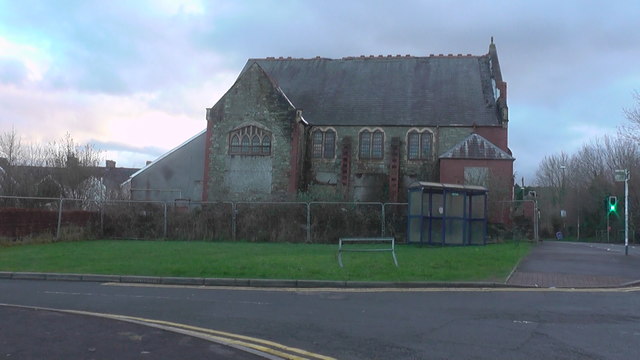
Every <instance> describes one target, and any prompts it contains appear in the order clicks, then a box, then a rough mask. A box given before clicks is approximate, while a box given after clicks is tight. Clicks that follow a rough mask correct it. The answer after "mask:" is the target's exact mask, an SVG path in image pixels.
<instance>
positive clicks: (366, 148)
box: [358, 130, 384, 159]
mask: <svg viewBox="0 0 640 360" xmlns="http://www.w3.org/2000/svg"><path fill="white" fill-rule="evenodd" d="M358 152H359V154H360V159H382V158H383V157H384V133H383V132H382V131H380V130H375V131H369V130H363V131H362V132H360V144H359V150H358Z"/></svg>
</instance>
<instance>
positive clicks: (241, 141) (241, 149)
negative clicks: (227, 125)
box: [229, 126, 271, 156]
mask: <svg viewBox="0 0 640 360" xmlns="http://www.w3.org/2000/svg"><path fill="white" fill-rule="evenodd" d="M229 155H246V156H268V155H271V132H269V131H267V130H264V129H261V128H259V127H257V126H245V127H242V128H239V129H235V130H233V131H231V132H229Z"/></svg>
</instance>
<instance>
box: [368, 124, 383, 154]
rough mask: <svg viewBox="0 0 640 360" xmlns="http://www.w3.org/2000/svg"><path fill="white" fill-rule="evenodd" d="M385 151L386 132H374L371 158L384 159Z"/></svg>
mask: <svg viewBox="0 0 640 360" xmlns="http://www.w3.org/2000/svg"><path fill="white" fill-rule="evenodd" d="M383 153H384V134H383V133H382V131H374V132H373V140H372V141H371V158H372V159H382V154H383Z"/></svg>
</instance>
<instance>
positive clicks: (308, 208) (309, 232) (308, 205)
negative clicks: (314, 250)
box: [306, 203, 311, 243]
mask: <svg viewBox="0 0 640 360" xmlns="http://www.w3.org/2000/svg"><path fill="white" fill-rule="evenodd" d="M306 204H307V243H311V203H306Z"/></svg>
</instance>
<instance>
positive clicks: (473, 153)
mask: <svg viewBox="0 0 640 360" xmlns="http://www.w3.org/2000/svg"><path fill="white" fill-rule="evenodd" d="M440 159H490V160H515V158H514V157H513V156H511V155H509V154H508V153H507V152H505V151H503V150H502V149H500V148H499V147H497V146H496V145H494V144H493V143H491V141H489V140H487V139H485V138H483V137H482V136H480V135H478V134H471V135H469V136H467V137H466V138H465V139H464V140H462V141H461V142H459V143H457V144H456V145H455V146H453V147H452V148H451V149H449V150H448V151H447V152H445V153H444V154H442V155H440Z"/></svg>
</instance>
